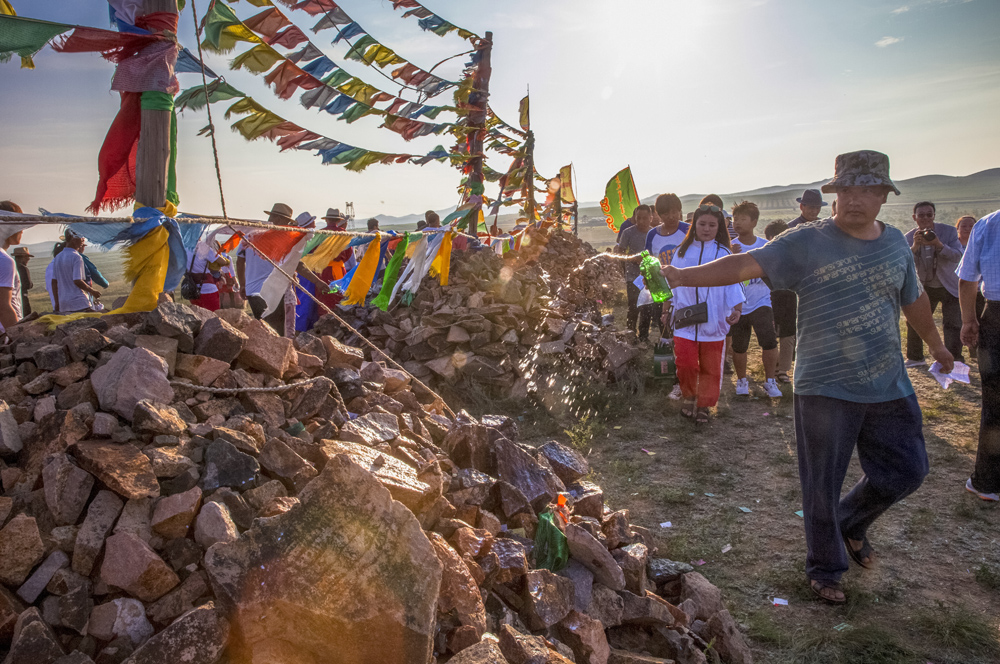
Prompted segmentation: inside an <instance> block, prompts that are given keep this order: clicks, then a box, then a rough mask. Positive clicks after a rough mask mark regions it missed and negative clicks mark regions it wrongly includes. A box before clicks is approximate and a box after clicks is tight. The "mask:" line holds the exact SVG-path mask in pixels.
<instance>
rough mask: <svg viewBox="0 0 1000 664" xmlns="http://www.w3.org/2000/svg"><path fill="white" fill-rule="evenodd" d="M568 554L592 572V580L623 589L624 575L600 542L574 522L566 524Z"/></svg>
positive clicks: (616, 588) (614, 588) (609, 586)
mask: <svg viewBox="0 0 1000 664" xmlns="http://www.w3.org/2000/svg"><path fill="white" fill-rule="evenodd" d="M566 540H567V543H568V544H569V555H570V556H571V557H572V558H574V559H576V560H577V561H579V562H580V564H581V565H583V566H584V567H586V568H587V569H589V570H590V571H591V572H593V574H594V580H595V581H597V582H598V583H602V584H604V585H605V586H607V587H608V588H611V589H612V590H625V575H624V573H622V570H621V568H620V567H619V566H618V563H617V562H615V559H614V558H613V557H612V556H611V553H609V552H608V550H607V549H606V548H604V545H603V544H601V542H600V541H599V540H598V539H597V538H596V537H594V536H593V535H591V534H590V533H588V532H587V531H586V530H585V529H583V528H582V527H580V526H578V525H577V524H575V523H570V524H567V526H566Z"/></svg>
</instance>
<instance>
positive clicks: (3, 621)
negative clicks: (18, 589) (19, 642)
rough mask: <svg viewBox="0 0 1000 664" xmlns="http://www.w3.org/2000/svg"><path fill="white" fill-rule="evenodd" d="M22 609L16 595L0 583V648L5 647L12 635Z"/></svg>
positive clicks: (22, 606)
mask: <svg viewBox="0 0 1000 664" xmlns="http://www.w3.org/2000/svg"><path fill="white" fill-rule="evenodd" d="M22 611H24V605H23V604H22V603H21V601H20V600H18V599H17V597H15V596H14V594H13V593H11V592H10V591H9V590H7V589H6V588H5V587H4V586H3V585H2V584H0V648H6V647H7V646H8V645H9V644H10V640H11V639H12V638H13V636H14V625H15V623H17V618H18V616H20V615H21V612H22Z"/></svg>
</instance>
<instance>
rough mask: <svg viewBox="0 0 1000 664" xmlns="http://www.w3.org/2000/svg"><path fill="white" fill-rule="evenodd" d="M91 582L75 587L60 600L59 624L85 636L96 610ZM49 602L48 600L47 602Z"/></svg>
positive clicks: (86, 581) (85, 581)
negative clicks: (93, 612)
mask: <svg viewBox="0 0 1000 664" xmlns="http://www.w3.org/2000/svg"><path fill="white" fill-rule="evenodd" d="M91 590H92V588H91V584H90V581H88V580H86V579H85V580H84V582H83V583H81V584H79V585H77V586H75V587H74V588H73V589H72V590H70V591H69V592H68V593H66V594H65V595H63V596H62V597H60V598H59V601H58V609H59V624H60V625H62V626H63V627H66V628H68V629H71V630H73V631H74V632H76V633H77V634H84V633H85V632H86V630H87V624H88V623H89V622H90V612H91V610H92V609H93V608H94V600H93V599H91V596H90V594H91ZM45 601H46V602H47V601H48V598H46V600H45Z"/></svg>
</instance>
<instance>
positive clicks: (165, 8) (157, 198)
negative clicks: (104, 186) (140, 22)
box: [135, 0, 178, 208]
mask: <svg viewBox="0 0 1000 664" xmlns="http://www.w3.org/2000/svg"><path fill="white" fill-rule="evenodd" d="M155 12H170V13H173V14H176V13H178V12H177V0H143V3H142V11H141V12H140V13H139V16H145V15H147V14H152V13H155ZM170 117H171V114H170V111H148V110H145V109H143V111H142V129H141V130H140V132H139V149H138V150H137V152H136V158H135V200H136V202H137V203H141V204H142V205H145V206H147V207H154V208H160V207H163V206H164V205H166V203H167V162H168V161H169V160H170Z"/></svg>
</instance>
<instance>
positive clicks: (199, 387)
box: [170, 376, 323, 394]
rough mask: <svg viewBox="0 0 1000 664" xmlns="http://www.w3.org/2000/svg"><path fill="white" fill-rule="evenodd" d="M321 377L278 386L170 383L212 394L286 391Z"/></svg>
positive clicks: (177, 381)
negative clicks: (208, 385)
mask: <svg viewBox="0 0 1000 664" xmlns="http://www.w3.org/2000/svg"><path fill="white" fill-rule="evenodd" d="M320 378H323V376H316V377H315V378H308V379H306V380H299V381H296V382H294V383H288V384H287V385H278V386H277V387H207V386H204V385H195V384H194V383H185V382H184V381H181V380H172V381H170V384H171V385H179V386H182V387H190V388H192V389H194V390H196V391H198V392H211V393H212V394H240V393H245V392H284V391H286V390H290V389H292V388H293V387H299V386H300V385H310V384H312V383H315V382H316V381H318V380H319V379H320Z"/></svg>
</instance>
